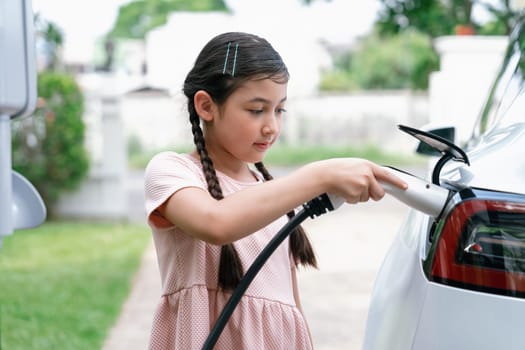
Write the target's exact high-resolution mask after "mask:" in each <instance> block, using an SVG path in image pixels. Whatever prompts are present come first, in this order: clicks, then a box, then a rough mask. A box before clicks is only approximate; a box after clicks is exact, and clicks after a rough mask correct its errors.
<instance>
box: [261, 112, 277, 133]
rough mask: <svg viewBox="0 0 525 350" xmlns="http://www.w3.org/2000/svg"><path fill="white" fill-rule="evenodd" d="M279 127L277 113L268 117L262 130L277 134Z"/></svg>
mask: <svg viewBox="0 0 525 350" xmlns="http://www.w3.org/2000/svg"><path fill="white" fill-rule="evenodd" d="M278 129H279V123H278V121H277V117H276V116H275V115H272V116H270V117H269V118H267V120H266V122H265V123H264V126H263V129H262V132H263V134H264V135H273V134H275V133H276V132H277V131H278Z"/></svg>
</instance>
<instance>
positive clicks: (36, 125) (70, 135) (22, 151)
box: [13, 71, 89, 215]
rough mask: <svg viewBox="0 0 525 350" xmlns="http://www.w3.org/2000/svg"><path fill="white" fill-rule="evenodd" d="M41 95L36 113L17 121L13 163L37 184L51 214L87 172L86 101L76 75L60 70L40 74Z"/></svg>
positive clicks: (14, 134) (39, 93) (39, 90)
mask: <svg viewBox="0 0 525 350" xmlns="http://www.w3.org/2000/svg"><path fill="white" fill-rule="evenodd" d="M38 96H39V101H40V102H39V106H38V108H37V109H36V111H35V113H34V115H33V116H32V117H31V118H24V119H21V120H18V119H17V120H16V121H15V122H14V123H13V131H14V132H13V168H14V169H15V170H17V171H18V172H20V173H21V174H23V175H25V176H26V177H27V179H28V180H29V181H31V182H32V183H33V184H34V185H35V187H36V188H37V189H38V191H39V192H40V194H41V195H42V198H43V199H44V202H45V203H46V206H47V207H48V208H49V211H50V214H51V215H52V208H53V204H54V203H55V202H56V200H57V199H58V198H59V195H60V193H62V192H64V191H69V190H73V189H75V188H76V187H77V186H78V185H79V184H80V182H81V180H82V179H84V177H85V176H86V175H87V171H88V167H89V162H88V157H87V153H86V151H85V149H84V123H83V121H82V114H83V111H84V103H83V96H82V93H81V91H80V89H79V87H78V86H77V84H76V82H75V80H74V78H73V77H72V76H70V75H68V74H66V73H60V72H52V71H45V72H42V73H40V74H39V76H38Z"/></svg>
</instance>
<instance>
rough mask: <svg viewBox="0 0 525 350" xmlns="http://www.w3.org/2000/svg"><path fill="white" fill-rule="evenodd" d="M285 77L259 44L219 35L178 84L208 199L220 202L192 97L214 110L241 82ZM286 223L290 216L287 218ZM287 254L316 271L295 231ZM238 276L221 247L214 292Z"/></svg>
mask: <svg viewBox="0 0 525 350" xmlns="http://www.w3.org/2000/svg"><path fill="white" fill-rule="evenodd" d="M288 78H289V74H288V69H287V68H286V65H285V64H284V62H283V60H282V58H281V56H280V55H279V53H278V52H277V51H275V50H274V48H273V47H272V46H271V45H270V43H268V41H266V40H265V39H263V38H260V37H258V36H256V35H253V34H248V33H242V32H229V33H224V34H220V35H218V36H216V37H214V38H213V39H212V40H210V41H209V42H208V43H207V44H206V45H205V46H204V48H203V49H202V51H201V52H200V54H199V56H198V57H197V60H196V61H195V64H194V66H193V68H192V70H191V71H190V72H189V73H188V75H187V77H186V79H185V81H184V88H183V91H184V94H185V95H186V97H187V98H188V112H189V119H190V123H191V128H192V133H193V140H194V142H195V146H196V149H197V152H198V154H199V158H200V161H201V163H202V169H203V172H204V175H205V178H206V183H207V184H208V191H209V192H210V194H211V195H212V197H213V198H215V199H217V200H220V199H222V198H223V194H222V189H221V186H220V184H219V180H218V178H217V174H216V172H215V168H214V166H213V161H212V159H211V158H210V156H209V154H208V151H207V150H206V142H205V139H204V134H203V132H202V129H201V126H200V118H199V116H198V115H197V112H196V110H195V105H194V96H195V93H196V92H197V91H199V90H203V91H206V92H207V93H208V94H209V95H210V96H211V98H212V99H213V101H214V102H215V103H217V104H218V105H221V104H223V103H224V102H225V101H226V99H227V98H228V97H229V96H230V95H231V94H232V93H233V92H234V91H235V90H236V89H237V88H239V87H240V86H241V85H242V84H243V83H244V82H246V81H248V80H261V79H272V80H273V81H275V82H278V83H286V82H287V81H288ZM255 166H256V168H257V170H258V171H259V172H260V173H261V174H262V176H263V177H264V179H265V180H266V181H269V180H272V176H271V175H270V173H269V172H268V170H267V169H266V167H265V166H264V164H263V163H262V162H259V163H256V164H255ZM287 215H288V217H290V218H291V217H293V216H294V215H295V212H294V211H291V212H289V213H288V214H287ZM289 241H290V250H291V252H292V255H293V258H294V260H295V262H296V263H300V264H302V265H310V266H314V267H317V261H316V258H315V254H314V251H313V248H312V246H311V244H310V241H309V240H308V237H307V236H306V234H305V232H304V230H303V229H302V228H301V227H300V226H299V227H298V228H297V229H295V231H294V232H292V234H291V235H290V240H289ZM242 276H243V270H242V265H241V261H240V258H239V255H238V254H237V251H236V250H235V247H234V246H233V244H231V243H230V244H226V245H223V246H222V247H221V256H220V264H219V278H218V283H219V287H221V288H223V289H234V288H235V287H236V286H237V284H238V283H239V282H240V280H241V278H242Z"/></svg>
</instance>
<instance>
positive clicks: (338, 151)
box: [128, 144, 427, 169]
mask: <svg viewBox="0 0 525 350" xmlns="http://www.w3.org/2000/svg"><path fill="white" fill-rule="evenodd" d="M167 149H168V148H166V149H165V150H167ZM192 149H193V146H188V147H173V150H174V151H176V152H180V153H187V152H190V151H191V150H192ZM158 152H160V150H156V151H149V152H142V151H137V152H133V153H130V154H129V155H128V160H129V165H130V167H131V168H135V169H143V168H145V167H146V165H147V163H148V161H149V160H150V159H151V157H152V156H153V155H154V154H156V153H158ZM338 157H355V158H364V159H368V160H371V161H373V162H376V163H378V164H381V165H392V166H407V165H417V164H425V163H426V161H427V158H426V157H424V156H421V155H417V154H415V153H411V154H409V155H407V154H403V153H396V152H386V151H385V150H382V149H381V148H379V147H377V146H375V145H363V146H360V147H355V146H349V145H347V146H344V145H342V146H319V145H301V146H288V145H284V144H277V145H275V146H273V147H272V148H271V149H270V150H269V151H268V154H267V155H266V157H265V159H264V163H265V164H266V165H269V166H298V165H303V164H306V163H309V162H313V161H316V160H321V159H327V158H338Z"/></svg>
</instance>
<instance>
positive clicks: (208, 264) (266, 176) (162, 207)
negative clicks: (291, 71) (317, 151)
mask: <svg viewBox="0 0 525 350" xmlns="http://www.w3.org/2000/svg"><path fill="white" fill-rule="evenodd" d="M287 82H288V71H287V68H286V66H285V65H284V63H283V61H282V59H281V57H280V56H279V54H278V53H277V52H276V51H275V50H274V49H273V48H272V46H271V45H270V44H269V43H268V42H267V41H266V40H264V39H262V38H260V37H257V36H255V35H251V34H247V33H225V34H221V35H218V36H216V37H215V38H213V39H212V40H211V41H210V42H209V43H208V44H206V45H205V46H204V48H203V49H202V51H201V53H200V54H199V56H198V57H197V60H196V62H195V65H194V67H193V69H192V70H191V71H190V72H189V74H188V76H187V77H186V80H185V82H184V94H185V95H186V96H187V98H188V112H189V119H190V122H191V126H192V131H193V136H194V141H195V150H194V151H193V152H191V153H190V154H177V153H175V152H163V153H160V154H158V155H156V156H155V157H153V159H152V160H151V161H150V163H149V164H148V166H147V169H146V179H145V181H146V183H145V189H146V211H147V217H148V223H149V225H150V227H151V229H152V232H153V238H154V242H155V247H156V250H157V256H158V262H159V270H160V274H161V281H162V291H163V295H162V297H161V300H160V303H159V305H158V309H157V312H156V314H155V318H154V321H153V330H152V335H151V343H150V349H162V350H165V349H183V350H186V349H200V348H201V347H202V345H203V343H204V341H205V340H206V337H207V336H208V333H209V331H210V329H211V328H212V327H213V325H214V323H215V320H216V318H217V317H218V315H219V314H220V312H221V311H222V309H223V307H224V305H225V304H226V302H227V301H228V298H229V296H230V295H231V292H232V290H233V289H234V288H235V286H236V285H237V283H238V282H239V281H240V279H241V278H242V276H243V273H244V272H245V271H246V270H247V269H248V268H249V266H250V265H251V263H252V262H253V260H254V259H255V257H256V256H257V255H258V253H259V252H260V251H261V250H262V249H263V248H264V247H265V246H266V244H267V243H268V242H269V240H270V239H271V238H272V237H273V236H274V235H275V234H276V233H277V232H278V231H279V229H280V228H281V227H282V226H283V225H284V224H285V223H286V220H287V218H286V217H284V214H287V213H288V216H289V217H290V216H293V215H294V212H293V209H294V208H296V207H298V206H300V205H301V204H303V203H305V202H307V201H308V200H310V199H312V198H314V197H316V196H318V195H320V194H322V193H333V194H335V195H338V196H340V197H343V198H344V199H345V200H346V201H347V202H348V203H357V202H364V201H367V200H368V199H369V198H372V199H374V200H379V199H381V198H382V197H383V195H384V190H383V188H382V187H381V185H380V184H379V183H378V181H385V182H388V183H391V184H393V185H395V186H398V187H400V188H404V187H405V186H406V185H405V184H404V183H403V182H402V181H401V180H400V179H398V178H396V177H394V176H393V175H391V174H390V173H389V172H388V171H385V170H383V169H382V168H381V167H380V166H378V165H376V164H373V163H371V162H369V161H366V160H361V159H350V158H347V159H329V160H323V161H318V162H314V163H311V164H308V165H305V166H303V167H301V168H299V169H298V170H296V171H294V172H292V173H290V174H289V175H287V176H284V177H282V178H279V179H275V180H273V179H272V176H271V175H270V173H269V172H268V171H267V169H266V168H265V166H264V164H263V163H262V160H263V158H264V155H265V153H266V151H268V149H269V148H270V147H271V146H272V144H273V143H274V142H275V141H276V139H277V137H278V136H279V132H280V130H281V124H282V118H283V116H284V113H285V105H286V96H287ZM249 163H253V164H254V165H255V168H256V169H257V171H254V170H253V169H252V168H251V167H250V166H249ZM270 180H271V181H270ZM298 264H302V265H310V266H314V267H315V266H316V260H315V255H314V253H313V250H312V247H311V245H310V242H309V241H308V239H307V237H306V235H305V234H304V232H303V231H302V230H301V229H297V230H296V231H295V232H294V233H292V235H291V236H290V238H289V244H285V243H283V244H281V245H280V246H279V248H278V249H277V250H276V251H275V252H274V254H273V255H272V256H271V257H270V259H269V260H268V261H267V262H266V264H265V265H264V267H263V268H262V269H261V271H260V272H259V274H258V275H257V277H256V278H255V279H254V280H253V282H252V284H251V285H250V287H249V288H248V290H247V291H246V293H245V295H244V296H243V298H242V300H241V301H240V303H239V305H237V308H236V309H235V311H234V313H233V315H232V317H231V319H230V320H229V322H228V324H227V325H226V327H225V328H224V330H223V332H222V334H221V336H220V338H219V340H218V342H217V348H218V349H228V350H230V349H246V350H253V349H285V350H290V349H311V348H312V343H311V340H310V336H309V331H308V327H307V324H306V321H305V319H304V317H303V314H302V312H301V309H300V302H299V297H298V292H297V281H296V269H297V265H298Z"/></svg>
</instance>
